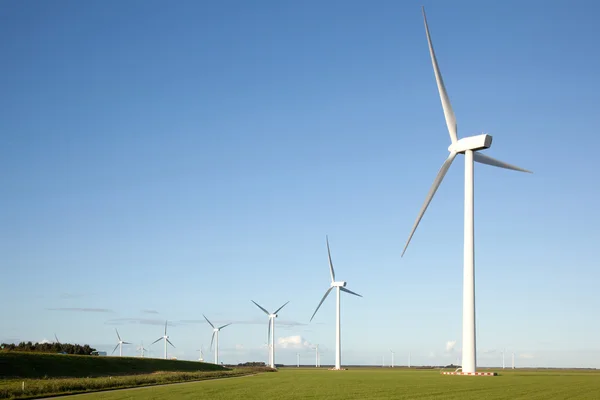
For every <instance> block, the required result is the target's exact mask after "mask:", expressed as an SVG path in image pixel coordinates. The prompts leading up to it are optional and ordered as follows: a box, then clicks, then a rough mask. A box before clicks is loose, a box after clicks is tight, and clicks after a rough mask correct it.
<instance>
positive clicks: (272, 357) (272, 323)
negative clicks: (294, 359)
mask: <svg viewBox="0 0 600 400" xmlns="http://www.w3.org/2000/svg"><path fill="white" fill-rule="evenodd" d="M250 301H251V302H253V303H254V304H255V305H256V307H258V308H260V309H261V310H262V311H263V312H264V313H265V314H267V316H268V317H269V333H268V334H267V344H268V343H269V341H271V347H270V350H271V351H270V352H269V364H270V365H271V368H275V318H277V313H278V312H279V311H281V309H282V308H283V307H285V306H286V304H287V303H289V301H288V302H286V303H285V304H284V305H282V306H281V307H279V308H278V309H277V310H276V311H275V312H274V313H272V314H271V313H270V312H268V311H267V310H265V309H264V308H263V307H261V306H260V305H258V303H257V302H255V301H254V300H250Z"/></svg>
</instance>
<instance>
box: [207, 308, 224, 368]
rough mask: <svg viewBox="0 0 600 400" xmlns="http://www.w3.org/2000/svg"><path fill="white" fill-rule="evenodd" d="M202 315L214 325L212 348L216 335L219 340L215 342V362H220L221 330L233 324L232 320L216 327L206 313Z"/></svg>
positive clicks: (211, 340)
mask: <svg viewBox="0 0 600 400" xmlns="http://www.w3.org/2000/svg"><path fill="white" fill-rule="evenodd" d="M202 316H203V317H204V319H205V320H206V322H208V324H209V325H210V326H212V328H213V334H212V338H211V339H210V348H211V349H212V345H213V340H215V335H216V336H217V341H216V343H215V364H217V365H218V364H219V331H220V330H221V329H223V328H225V327H226V326H229V325H231V322H230V323H228V324H225V325H223V326H219V327H218V328H215V326H214V325H213V324H212V322H210V321H209V320H208V318H206V315H204V314H202Z"/></svg>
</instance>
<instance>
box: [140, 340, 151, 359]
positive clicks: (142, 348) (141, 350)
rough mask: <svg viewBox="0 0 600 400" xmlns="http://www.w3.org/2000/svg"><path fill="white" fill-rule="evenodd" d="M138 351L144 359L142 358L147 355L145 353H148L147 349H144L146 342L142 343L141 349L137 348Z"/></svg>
mask: <svg viewBox="0 0 600 400" xmlns="http://www.w3.org/2000/svg"><path fill="white" fill-rule="evenodd" d="M137 350H139V351H140V357H142V358H144V354H145V352H146V351H148V349H146V348H145V347H144V342H143V341H142V344H141V346H139V347H138V348H137Z"/></svg>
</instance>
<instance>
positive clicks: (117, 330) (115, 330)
mask: <svg viewBox="0 0 600 400" xmlns="http://www.w3.org/2000/svg"><path fill="white" fill-rule="evenodd" d="M115 332H117V337H118V338H119V341H121V336H119V331H118V330H117V328H115Z"/></svg>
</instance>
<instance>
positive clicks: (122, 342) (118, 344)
mask: <svg viewBox="0 0 600 400" xmlns="http://www.w3.org/2000/svg"><path fill="white" fill-rule="evenodd" d="M115 332H117V338H118V339H119V343H117V345H116V346H115V348H114V349H113V351H112V353H111V354H114V353H115V350H117V347H118V348H119V357H122V356H123V345H124V344H131V343H129V342H125V341H123V340H122V339H121V336H119V331H118V330H117V328H115Z"/></svg>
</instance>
